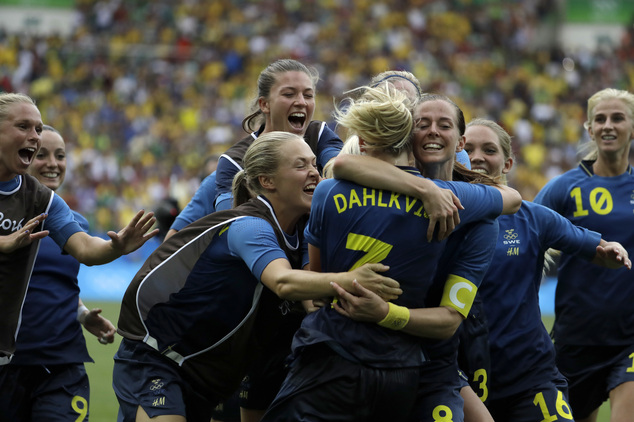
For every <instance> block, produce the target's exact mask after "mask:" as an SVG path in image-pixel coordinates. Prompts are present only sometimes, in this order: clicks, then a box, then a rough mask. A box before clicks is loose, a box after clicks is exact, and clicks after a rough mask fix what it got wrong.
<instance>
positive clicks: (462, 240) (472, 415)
mask: <svg viewBox="0 0 634 422" xmlns="http://www.w3.org/2000/svg"><path fill="white" fill-rule="evenodd" d="M414 120H415V121H416V127H415V130H414V133H413V138H412V141H413V145H414V156H415V158H416V165H417V167H418V168H419V169H421V171H422V173H423V175H424V176H427V177H432V178H436V179H440V180H452V179H454V178H455V179H456V180H472V181H473V180H479V181H482V182H486V183H492V182H491V180H489V179H488V178H487V177H486V176H480V175H479V174H477V173H473V172H469V171H468V170H466V169H464V168H463V167H462V166H459V165H454V161H455V152H456V151H457V150H461V149H462V147H463V145H464V136H463V134H464V130H465V120H464V115H463V113H462V111H461V110H460V108H459V107H458V106H457V105H456V104H455V103H454V102H453V101H451V100H450V99H449V98H447V97H445V96H443V95H438V94H431V95H429V94H428V95H424V96H423V97H422V99H421V100H420V102H419V104H418V105H417V106H416V107H415V108H414ZM370 161H372V163H371V164H370ZM335 167H336V171H337V175H338V177H344V178H349V179H351V180H356V181H357V182H359V181H362V180H364V179H365V180H366V181H367V183H368V184H372V185H373V186H376V187H384V188H391V189H392V190H395V191H401V190H404V189H409V192H411V193H414V192H416V189H415V188H413V187H412V186H415V184H416V183H418V179H415V178H411V177H407V178H404V177H403V176H400V175H398V174H394V173H395V172H394V171H393V167H392V168H390V166H386V165H385V163H381V162H380V161H379V160H375V159H371V158H370V157H353V156H349V157H339V158H337V159H336V160H335ZM404 182H406V183H404ZM497 188H498V189H501V192H502V193H503V196H504V197H505V204H506V205H505V207H504V212H505V213H512V212H515V211H516V210H517V208H518V207H519V204H520V201H521V198H520V196H519V194H518V193H517V192H516V191H514V190H512V189H508V188H506V187H502V186H497ZM406 192H407V191H406ZM448 231H449V230H448ZM496 239H497V224H496V223H495V222H491V221H488V222H478V223H475V224H470V225H467V226H465V227H463V228H461V229H460V230H459V231H456V232H454V233H452V235H451V236H450V237H449V241H448V243H447V247H446V248H447V250H448V251H453V252H452V253H447V254H446V257H449V258H445V259H443V260H442V261H441V263H440V264H439V270H438V271H437V274H436V277H435V279H436V282H435V283H434V285H433V287H432V290H431V294H430V295H429V299H428V300H427V306H432V307H436V306H438V304H439V303H440V300H441V297H442V294H443V291H444V286H445V284H446V282H447V280H448V279H449V276H450V275H451V276H452V279H453V278H455V277H466V278H468V280H469V282H471V283H473V284H474V285H475V286H476V287H477V286H479V284H480V282H481V280H482V277H483V276H484V273H485V272H486V269H487V267H488V264H489V262H490V259H491V257H492V254H493V251H494V247H495V240H496ZM464 268H467V269H469V270H468V271H464ZM476 270H477V271H476ZM360 295H361V296H362V299H361V301H360V303H359V304H358V305H359V306H360V309H356V305H357V303H356V301H355V300H354V299H352V298H351V299H350V301H349V305H350V306H351V307H353V308H355V309H353V310H351V311H350V315H351V316H352V317H355V318H356V317H357V312H361V313H362V312H363V308H364V307H365V306H368V304H367V303H365V302H364V300H366V299H367V298H364V297H363V294H360ZM476 298H477V296H476ZM342 303H346V302H344V301H342ZM375 304H376V303H375ZM379 304H381V302H379ZM477 304H478V302H477V301H476V302H475V303H474V304H473V306H474V307H476V309H478V310H479V308H478V307H477ZM469 305H470V304H469ZM460 311H462V316H460V318H458V319H457V320H456V323H457V324H460V322H462V318H463V317H464V316H466V314H467V313H468V312H469V309H468V307H467V306H465V308H462V309H460ZM456 315H460V314H459V313H457V314H456ZM456 328H457V327H456V326H453V327H452V330H451V333H453V332H454V331H455V330H456ZM476 328H477V327H476ZM419 334H420V335H423V334H424V333H422V332H421V333H419ZM484 334H486V333H484ZM485 338H486V337H485ZM457 340H458V338H457V335H454V336H453V337H452V338H451V339H449V340H445V341H440V342H432V341H430V340H426V343H427V344H426V348H427V352H428V355H429V357H430V359H431V363H428V364H426V366H425V370H424V372H423V374H422V375H421V388H420V392H421V394H420V399H419V403H418V411H417V415H416V417H417V418H420V419H421V420H428V419H429V420H433V418H434V417H436V418H437V417H440V416H439V415H441V416H443V417H448V418H452V419H453V420H462V416H461V415H462V413H463V403H462V400H461V399H460V397H459V396H458V394H457V391H461V395H462V397H463V398H464V400H465V405H464V408H465V420H470V421H490V420H491V417H490V415H489V413H488V411H487V410H486V408H485V407H484V405H483V404H482V402H481V401H480V399H479V398H478V397H477V396H476V395H475V393H474V392H473V391H472V390H471V389H470V388H469V387H468V385H466V382H465V381H464V380H462V379H460V378H459V377H458V367H457V362H456V355H457ZM430 392H431V393H430ZM435 410H438V412H441V411H442V413H438V414H437V415H436V416H434V411H435ZM467 417H468V418H469V419H467Z"/></svg>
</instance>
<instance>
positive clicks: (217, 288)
mask: <svg viewBox="0 0 634 422" xmlns="http://www.w3.org/2000/svg"><path fill="white" fill-rule="evenodd" d="M315 161H316V159H315V155H314V154H313V152H312V151H311V149H310V147H309V146H308V145H307V144H306V142H305V141H304V140H303V139H302V138H301V137H300V136H298V135H295V134H291V133H288V132H270V133H267V134H264V135H262V136H260V137H258V139H257V141H256V142H254V143H253V145H252V146H251V147H250V148H249V149H248V150H247V152H246V154H245V156H244V170H242V171H241V172H239V173H238V174H237V175H236V181H235V183H234V195H235V197H236V199H237V201H239V202H242V201H243V200H244V199H245V198H247V197H249V196H250V193H251V192H253V193H255V194H257V195H258V196H257V197H256V198H253V199H250V200H249V201H248V202H246V203H244V204H242V205H241V206H238V207H236V208H234V209H232V210H227V211H223V212H216V213H214V214H211V215H209V216H207V217H205V218H203V219H200V220H198V221H197V222H195V223H194V224H191V225H189V226H188V227H186V228H185V229H183V230H181V231H179V232H178V233H177V234H175V235H174V236H172V237H171V238H169V239H168V240H166V241H165V242H164V243H162V244H161V245H160V246H159V247H158V248H157V250H156V251H155V252H154V253H153V254H152V255H151V256H150V257H149V258H148V260H147V261H146V262H145V264H144V265H143V266H142V268H141V270H140V271H139V272H138V273H137V275H136V276H135V278H134V279H133V280H132V283H131V284H130V287H129V288H128V290H127V291H126V294H125V295H124V298H123V303H122V308H121V315H120V318H119V324H118V331H119V333H120V334H121V335H123V336H124V339H123V341H122V343H121V347H120V348H119V351H118V352H117V354H116V356H115V368H114V376H113V380H114V383H113V384H114V388H115V393H116V394H117V398H118V399H119V403H120V406H121V408H120V409H121V410H120V413H121V416H122V418H123V420H124V421H134V420H146V419H147V418H148V417H149V418H153V417H157V416H160V417H161V418H162V420H166V421H168V420H169V421H184V420H185V418H186V419H187V420H188V421H205V422H208V421H209V419H210V416H211V411H212V410H213V408H214V406H215V405H216V404H217V403H218V402H219V401H222V400H224V399H226V398H228V397H229V396H230V395H231V394H232V393H233V392H234V391H235V390H236V388H237V387H238V385H239V384H240V381H241V380H242V377H243V376H244V375H245V374H246V373H247V371H248V369H249V364H250V363H252V362H254V361H257V360H258V359H259V355H260V353H262V350H267V347H268V342H269V341H271V340H272V339H276V332H277V330H278V327H279V325H280V324H283V323H284V319H285V318H287V316H286V315H288V314H289V313H290V312H291V311H292V308H293V306H292V303H291V302H290V301H296V300H303V299H318V298H321V297H325V296H329V295H332V294H333V292H334V290H333V288H332V286H331V284H330V282H331V281H338V282H339V281H340V282H343V283H344V285H345V286H346V288H351V286H352V285H351V283H352V280H353V279H355V278H356V279H357V280H358V281H359V282H361V283H362V284H367V285H368V286H369V287H371V286H373V287H371V288H372V289H373V290H374V291H376V292H381V294H382V295H384V296H387V297H392V298H395V297H396V296H397V295H398V294H400V293H401V290H400V289H398V287H397V286H398V283H396V282H395V281H394V280H392V279H389V278H385V277H382V276H379V275H378V274H376V273H375V272H374V271H372V270H377V271H379V270H380V271H385V270H386V269H387V268H386V267H385V266H383V265H380V264H373V265H368V266H364V267H362V268H358V269H357V270H355V271H354V272H346V273H337V274H319V273H314V272H310V271H304V270H300V269H299V268H301V267H302V261H303V260H304V261H305V257H303V256H302V247H301V246H302V243H303V242H302V238H303V228H304V224H303V223H304V222H305V221H306V220H305V219H306V215H307V213H308V212H309V211H310V206H311V200H312V195H313V191H314V189H315V186H316V185H317V183H318V182H319V173H318V172H317V168H316V166H315ZM278 297H279V298H278ZM280 298H281V299H280Z"/></svg>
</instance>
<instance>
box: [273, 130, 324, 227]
mask: <svg viewBox="0 0 634 422" xmlns="http://www.w3.org/2000/svg"><path fill="white" fill-rule="evenodd" d="M279 162H280V166H279V167H278V168H277V171H276V172H275V173H274V174H273V175H272V176H271V177H270V178H269V180H268V182H269V185H268V186H265V187H268V190H269V193H270V194H271V195H274V196H275V197H276V198H277V199H278V200H280V202H281V203H283V204H284V206H285V208H286V209H287V210H290V211H291V213H293V214H296V215H297V216H301V215H303V214H306V213H308V212H310V205H311V202H312V199H313V192H314V191H315V187H316V186H317V184H318V183H319V180H320V176H319V172H318V171H317V162H316V158H315V154H313V151H312V150H311V149H310V147H309V146H308V144H307V143H306V142H304V140H303V139H300V138H297V139H294V140H292V141H289V142H286V143H285V145H284V148H283V149H282V156H281V157H280V161H279ZM267 196H268V195H267Z"/></svg>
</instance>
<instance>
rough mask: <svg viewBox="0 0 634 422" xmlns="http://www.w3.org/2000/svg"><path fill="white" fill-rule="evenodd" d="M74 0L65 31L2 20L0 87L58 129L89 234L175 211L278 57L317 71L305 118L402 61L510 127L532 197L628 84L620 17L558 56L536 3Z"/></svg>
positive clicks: (519, 185) (541, 2)
mask: <svg viewBox="0 0 634 422" xmlns="http://www.w3.org/2000/svg"><path fill="white" fill-rule="evenodd" d="M482 3H483V1H482V0H480V1H478V0H453V1H437V0H392V1H386V0H384V1H370V0H284V1H280V0H222V1H204V0H179V1H176V0H153V1H151V2H148V1H141V0H126V1H123V0H100V1H94V0H77V1H76V10H75V21H74V24H73V28H72V31H71V35H70V36H61V35H55V34H52V35H48V36H34V35H29V34H24V33H20V34H12V33H6V32H3V30H2V28H0V91H2V90H4V91H18V92H23V93H26V94H28V95H30V96H32V97H33V98H34V99H35V100H36V102H37V104H38V106H39V108H40V110H41V112H42V117H43V120H44V122H45V123H46V124H49V125H52V126H54V127H56V128H57V129H58V130H60V132H61V133H62V135H63V136H64V138H65V140H66V143H67V150H68V161H69V162H68V176H67V181H66V183H65V186H64V189H63V191H60V193H61V194H62V196H63V197H64V198H65V199H66V201H67V202H68V203H69V205H70V206H71V207H73V208H74V209H76V210H77V211H79V212H81V213H82V214H83V215H84V216H86V218H88V219H89V221H90V223H91V228H92V229H93V230H94V231H105V230H108V229H112V228H113V227H120V226H122V224H123V223H124V222H126V221H128V220H129V219H130V218H131V216H132V214H133V213H134V212H135V211H136V210H138V209H141V208H144V209H151V208H152V207H153V206H154V204H157V203H159V202H160V201H161V200H162V199H163V198H165V197H167V196H171V197H174V198H176V199H177V201H178V203H179V204H180V206H181V208H182V207H183V206H184V205H185V204H186V203H187V202H188V201H189V199H190V197H191V196H192V195H193V193H194V191H195V190H196V188H197V186H198V184H199V183H200V180H201V178H203V177H204V176H206V175H207V174H208V173H209V172H210V171H211V170H213V165H214V157H217V155H218V154H220V153H222V152H223V151H224V150H226V149H227V148H228V147H229V146H230V145H231V144H232V143H233V142H235V141H237V140H238V139H240V138H242V137H243V136H244V132H243V130H242V128H241V121H242V119H243V118H244V117H245V116H246V115H247V114H249V110H250V108H251V106H252V105H253V102H254V100H255V98H254V95H255V83H256V79H257V76H258V74H259V72H260V71H261V70H262V69H263V68H264V67H266V65H267V64H268V63H270V62H271V61H273V60H275V59H278V58H283V57H290V58H294V59H297V60H300V61H302V62H304V63H306V64H310V65H313V66H315V67H316V68H317V69H318V70H319V71H320V77H321V80H320V83H319V85H318V91H319V92H318V96H317V109H316V112H315V118H316V119H320V120H325V121H327V122H329V124H330V125H331V127H332V128H334V125H333V123H332V121H331V111H332V110H333V105H334V104H335V103H336V102H337V101H339V100H340V99H341V98H342V97H343V96H344V92H345V91H346V90H348V89H351V88H354V87H356V86H359V85H363V84H366V83H367V82H368V81H369V79H370V77H371V76H372V75H375V74H377V73H380V72H382V71H384V70H388V69H403V70H408V71H411V72H413V73H414V74H415V75H416V76H417V77H419V78H420V80H421V83H422V85H423V87H424V89H425V90H426V91H428V92H440V93H444V94H446V95H448V96H450V97H451V98H453V99H454V100H455V101H456V102H457V103H458V104H459V105H460V106H461V107H462V108H463V110H464V112H465V117H466V118H467V119H471V118H473V117H488V118H492V119H494V120H496V121H498V122H499V123H500V124H501V125H503V126H504V127H505V128H506V129H507V130H508V131H509V133H511V134H512V135H513V142H514V153H515V156H516V165H515V166H514V167H515V170H514V171H513V173H512V174H511V175H510V177H509V183H510V185H511V186H513V187H515V188H516V189H518V190H519V191H520V192H521V193H522V195H523V196H524V197H525V199H529V200H531V199H533V197H534V195H535V194H536V192H537V191H538V190H539V189H540V188H541V187H542V186H543V184H544V183H545V182H546V181H547V180H548V179H549V178H551V177H553V176H554V175H557V174H559V173H561V172H563V171H566V170H568V169H570V168H571V167H573V166H575V165H576V163H577V162H578V152H577V151H578V147H579V145H580V144H583V143H584V142H586V141H587V136H586V134H585V133H584V130H583V122H584V120H585V107H586V100H587V99H588V97H589V96H590V95H592V94H593V93H594V92H595V91H597V90H599V89H602V88H605V87H615V88H620V89H630V90H631V89H632V86H633V85H634V26H633V25H629V27H628V29H627V30H626V31H625V35H624V37H623V39H622V40H620V42H618V43H615V44H614V45H612V44H611V43H607V44H606V43H604V44H602V45H601V46H600V47H597V48H596V49H595V50H590V49H578V50H576V51H563V49H562V48H561V47H560V46H558V45H557V43H556V36H555V35H556V33H557V28H558V25H560V24H561V22H562V11H561V10H558V9H557V4H558V3H559V2H554V1H550V0H514V1H504V2H501V1H500V2H492V1H487V2H486V3H487V6H486V7H483V5H482Z"/></svg>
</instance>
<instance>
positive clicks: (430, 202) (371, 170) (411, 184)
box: [333, 154, 462, 241]
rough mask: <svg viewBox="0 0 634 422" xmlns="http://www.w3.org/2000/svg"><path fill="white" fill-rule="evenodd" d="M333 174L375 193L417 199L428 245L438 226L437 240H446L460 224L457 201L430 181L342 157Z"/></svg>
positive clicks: (364, 158)
mask: <svg viewBox="0 0 634 422" xmlns="http://www.w3.org/2000/svg"><path fill="white" fill-rule="evenodd" d="M333 174H334V176H335V177H336V178H338V179H345V180H350V181H352V182H355V183H358V184H360V185H364V186H370V187H373V188H376V189H384V190H390V191H393V192H400V193H403V194H405V195H408V196H411V197H414V198H419V199H420V200H421V201H422V202H423V204H424V206H425V212H426V213H427V215H428V216H429V229H428V231H427V240H428V241H431V240H432V238H433V234H434V230H435V228H436V226H438V240H442V239H444V238H446V237H448V236H449V235H450V234H451V232H452V231H453V230H454V228H455V227H456V226H457V225H458V224H459V223H460V217H459V216H458V209H462V205H461V204H460V200H459V199H458V198H457V197H456V195H454V194H453V192H451V191H450V190H448V189H441V188H439V187H438V186H436V184H435V183H434V182H432V181H431V180H430V179H427V178H423V177H417V176H414V175H412V174H408V173H406V172H404V171H402V170H400V169H399V168H398V167H395V166H393V165H391V164H389V163H387V162H385V161H382V160H379V159H377V158H374V157H369V156H361V155H350V154H342V155H339V156H337V158H335V161H334V164H333Z"/></svg>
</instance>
